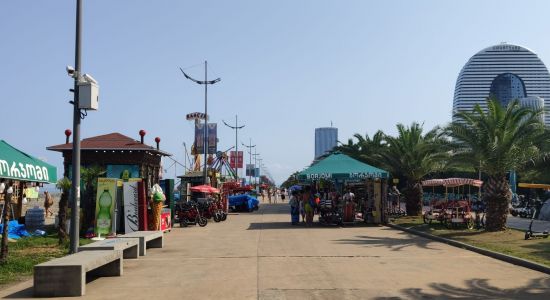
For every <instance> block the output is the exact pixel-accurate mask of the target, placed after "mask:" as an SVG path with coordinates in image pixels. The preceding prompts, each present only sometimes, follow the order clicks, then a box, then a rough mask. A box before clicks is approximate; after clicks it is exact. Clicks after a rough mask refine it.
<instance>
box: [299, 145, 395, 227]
mask: <svg viewBox="0 0 550 300" xmlns="http://www.w3.org/2000/svg"><path fill="white" fill-rule="evenodd" d="M388 177H389V173H388V172H387V171H385V170H382V169H379V168H376V167H373V166H371V165H368V164H366V163H363V162H360V161H358V160H356V159H353V158H351V157H349V156H347V155H345V154H342V153H339V152H335V153H332V154H330V155H328V156H327V157H326V158H324V159H322V160H320V161H318V162H317V163H315V164H313V165H312V166H310V167H309V168H307V169H305V170H304V171H302V172H300V173H299V174H298V180H300V181H302V182H307V183H309V184H311V185H312V186H313V188H314V190H316V191H320V189H319V182H321V181H324V182H329V183H331V184H330V188H329V189H331V190H332V192H334V193H336V194H339V195H342V197H341V199H339V200H336V201H339V203H338V204H337V205H336V206H340V208H341V210H342V211H343V219H344V222H345V221H350V222H353V221H355V219H356V217H359V218H361V219H363V220H364V221H365V222H368V223H375V224H379V223H385V222H386V221H387V220H386V215H385V211H386V209H385V206H386V202H387V201H386V199H387V184H388V183H387V180H388ZM325 185H328V184H326V183H324V184H323V189H325V191H326V189H327V188H325V187H324V186H325ZM354 191H355V192H354ZM323 194H324V195H327V194H328V193H326V192H325V193H323ZM346 195H347V196H346ZM358 196H360V197H358Z"/></svg>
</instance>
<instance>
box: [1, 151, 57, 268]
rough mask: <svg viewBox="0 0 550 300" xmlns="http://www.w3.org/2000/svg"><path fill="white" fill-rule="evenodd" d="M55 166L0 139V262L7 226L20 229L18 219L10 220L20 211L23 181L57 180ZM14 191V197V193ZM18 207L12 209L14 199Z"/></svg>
mask: <svg viewBox="0 0 550 300" xmlns="http://www.w3.org/2000/svg"><path fill="white" fill-rule="evenodd" d="M56 181H57V170H56V168H55V167H54V166H52V165H49V164H47V163H45V162H43V161H42V160H40V159H37V158H35V157H33V156H31V155H29V154H27V153H25V152H23V151H21V150H19V149H17V148H15V147H13V146H12V145H10V144H8V143H7V142H6V141H4V140H0V207H1V210H0V212H1V218H0V222H1V223H2V224H1V225H0V226H1V227H0V230H1V232H2V245H1V251H0V262H4V261H6V259H7V255H8V248H7V241H8V235H9V233H10V227H12V228H18V230H20V229H21V226H20V224H19V223H18V222H17V220H13V221H10V214H11V215H12V216H13V215H15V216H16V217H17V216H20V215H21V213H22V212H21V208H22V201H23V192H22V191H23V189H24V187H26V183H29V182H32V183H39V184H42V183H56ZM14 195H15V197H14ZM14 199H15V204H16V205H17V211H16V212H14V210H13V209H12V204H13V200H14Z"/></svg>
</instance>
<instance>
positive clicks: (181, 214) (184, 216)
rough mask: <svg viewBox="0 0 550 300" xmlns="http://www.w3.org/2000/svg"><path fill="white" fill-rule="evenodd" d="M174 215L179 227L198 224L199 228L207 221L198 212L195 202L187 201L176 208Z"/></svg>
mask: <svg viewBox="0 0 550 300" xmlns="http://www.w3.org/2000/svg"><path fill="white" fill-rule="evenodd" d="M176 215H177V216H178V219H179V223H180V227H187V226H189V225H196V224H199V226H200V227H204V226H206V224H208V219H207V218H206V217H205V216H204V215H203V214H202V213H201V211H200V210H199V205H198V203H196V202H193V201H189V202H185V203H181V204H179V205H178V206H177V209H176Z"/></svg>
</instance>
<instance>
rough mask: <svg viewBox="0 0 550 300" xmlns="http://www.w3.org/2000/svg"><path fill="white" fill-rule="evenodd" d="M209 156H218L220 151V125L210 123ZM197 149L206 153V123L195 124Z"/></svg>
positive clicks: (198, 151)
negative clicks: (217, 153) (218, 150)
mask: <svg viewBox="0 0 550 300" xmlns="http://www.w3.org/2000/svg"><path fill="white" fill-rule="evenodd" d="M207 128H208V154H216V152H217V149H218V147H217V146H218V143H217V142H218V124H216V123H208V127H207ZM195 149H196V151H197V153H199V154H202V153H204V123H196V124H195Z"/></svg>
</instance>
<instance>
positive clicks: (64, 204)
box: [55, 177, 71, 245]
mask: <svg viewBox="0 0 550 300" xmlns="http://www.w3.org/2000/svg"><path fill="white" fill-rule="evenodd" d="M55 186H56V187H57V188H58V189H60V190H61V199H59V211H58V218H59V229H58V231H57V236H58V238H59V244H60V245H61V244H63V243H65V241H66V240H67V236H68V233H67V231H66V229H65V228H66V223H67V210H68V206H69V191H70V189H71V180H69V178H67V177H63V178H62V179H59V180H58V181H57V183H56V185H55Z"/></svg>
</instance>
